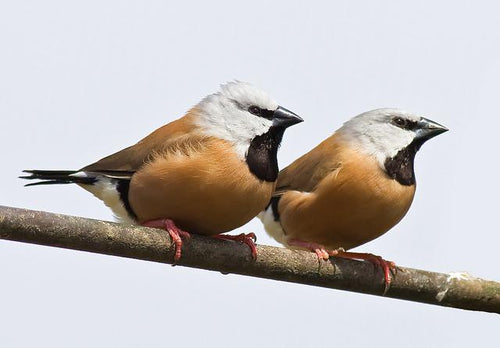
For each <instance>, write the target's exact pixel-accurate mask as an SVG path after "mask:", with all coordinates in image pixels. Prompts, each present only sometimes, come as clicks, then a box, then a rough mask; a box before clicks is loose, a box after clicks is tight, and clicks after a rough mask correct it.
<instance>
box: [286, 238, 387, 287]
mask: <svg viewBox="0 0 500 348" xmlns="http://www.w3.org/2000/svg"><path fill="white" fill-rule="evenodd" d="M287 244H288V245H289V246H295V247H299V248H303V249H307V250H311V251H314V252H315V253H316V255H317V256H318V260H319V261H321V260H328V259H329V258H330V256H335V257H342V258H344V259H351V260H365V261H369V262H371V263H372V264H373V265H374V266H375V267H380V268H381V269H382V272H384V282H385V289H384V295H385V293H386V292H387V290H389V287H390V285H391V281H392V277H391V273H394V272H395V271H396V264H395V263H394V262H392V261H387V260H384V259H383V258H382V257H380V256H377V255H373V254H369V253H353V252H349V251H345V250H344V249H343V248H338V249H335V250H329V249H327V248H325V247H324V246H323V245H321V244H318V243H313V242H305V241H302V240H297V239H289V240H287Z"/></svg>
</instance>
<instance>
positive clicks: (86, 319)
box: [0, 0, 500, 347]
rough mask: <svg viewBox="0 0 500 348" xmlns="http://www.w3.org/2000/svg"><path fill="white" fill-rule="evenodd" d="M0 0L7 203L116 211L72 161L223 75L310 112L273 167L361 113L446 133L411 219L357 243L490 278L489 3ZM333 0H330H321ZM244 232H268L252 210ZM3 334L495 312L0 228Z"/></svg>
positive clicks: (466, 336) (296, 333) (289, 339)
mask: <svg viewBox="0 0 500 348" xmlns="http://www.w3.org/2000/svg"><path fill="white" fill-rule="evenodd" d="M75 3H76V2H72V4H69V3H68V2H67V1H59V2H55V1H9V2H7V1H1V2H0V147H1V149H2V168H1V169H2V170H1V171H0V204H2V205H8V206H15V207H23V208H30V209H40V210H46V211H50V212H57V213H64V214H71V215H79V216H85V217H91V218H98V219H105V220H111V219H112V215H111V213H110V211H109V210H108V209H107V208H106V207H105V206H104V205H103V204H102V203H101V202H100V201H98V200H97V199H96V198H94V197H93V196H92V195H90V194H89V193H87V192H85V191H84V190H82V189H80V188H78V187H76V186H70V185H66V186H59V187H56V186H52V187H35V188H29V189H28V188H24V187H23V186H22V185H23V184H24V183H23V182H22V181H21V180H20V179H17V176H18V175H20V173H21V170H22V169H26V168H39V169H75V168H79V167H82V166H83V165H86V164H88V163H90V162H93V161H95V160H97V159H99V158H101V157H103V156H105V155H108V154H110V153H112V152H115V151H116V150H119V149H121V148H123V147H126V146H128V145H131V144H133V143H135V142H136V141H138V140H139V139H141V138H142V137H143V136H145V135H147V134H148V133H149V132H151V131H152V130H154V129H155V128H157V127H159V126H161V125H163V124H165V123H167V122H169V121H172V120H174V119H176V118H178V117H180V116H181V115H182V114H183V113H184V112H185V111H187V110H188V109H189V108H190V107H191V106H192V105H193V104H195V103H197V102H198V101H199V100H200V99H201V98H202V97H203V96H205V95H206V94H209V93H212V92H214V91H216V90H217V89H218V86H219V84H220V83H223V82H225V81H227V80H231V79H234V78H237V79H241V80H246V81H250V82H252V83H254V84H256V85H258V86H260V87H262V88H264V89H265V90H266V91H268V92H269V93H270V94H271V95H273V96H274V97H275V98H276V100H277V101H278V102H279V103H280V104H281V105H283V106H285V107H286V108H288V109H290V110H293V111H295V112H296V113H298V114H299V115H301V116H302V117H303V118H304V119H305V122H304V123H302V124H300V125H298V126H295V127H293V128H291V129H289V130H288V131H287V133H286V134H285V139H284V142H283V144H282V148H281V150H280V153H279V160H280V166H281V167H283V166H285V165H287V164H288V163H290V162H291V161H292V160H293V159H294V158H297V157H298V156H300V155H302V154H303V153H305V152H306V151H308V150H309V149H311V148H312V147H313V146H314V145H316V144H317V143H318V142H320V141H321V140H322V139H324V138H326V137H327V136H329V135H330V134H331V133H332V132H333V131H334V130H335V129H336V128H338V127H339V126H340V125H341V124H342V122H344V121H345V120H347V119H348V118H350V117H352V116H355V115H357V114H359V113H361V112H363V111H367V110H370V109H374V108H379V107H400V108H404V109H407V110H408V111H412V112H415V113H419V114H421V115H424V116H426V117H428V118H431V119H433V120H435V121H437V122H439V123H442V124H444V125H446V126H448V127H449V128H450V132H448V133H446V134H444V135H441V136H439V137H437V138H435V139H432V140H431V141H429V142H428V143H427V144H425V145H424V146H423V148H422V150H421V151H420V153H419V154H418V155H417V158H416V174H417V181H418V188H417V193H416V197H415V201H414V203H413V206H412V207H411V209H410V212H409V213H408V215H407V216H406V217H405V218H404V220H403V221H402V222H401V223H400V224H399V225H398V226H396V227H395V228H393V229H392V230H391V231H390V232H389V233H387V234H386V235H384V236H383V237H381V238H379V239H377V240H376V241H374V242H371V243H368V244H366V245H363V246H361V247H359V248H358V249H357V250H360V251H367V252H373V253H376V254H380V255H383V256H384V257H385V258H387V259H390V260H394V261H396V263H397V264H399V265H402V266H408V267H414V268H421V269H427V270H433V271H441V272H449V271H467V272H469V273H471V274H473V275H475V276H479V277H484V278H488V279H493V280H500V267H498V266H499V262H498V246H499V245H500V237H499V236H500V234H499V227H498V214H499V212H498V208H499V207H498V200H497V197H498V196H499V195H500V188H499V186H498V178H497V176H498V172H499V171H500V165H499V161H498V142H499V137H498V132H499V127H500V121H499V117H498V116H499V91H500V86H499V81H500V6H499V5H496V4H495V2H494V1H491V2H481V1H440V2H437V1H420V2H418V3H416V2H415V1H345V2H344V1H342V2H339V1H337V2H335V4H331V3H330V2H327V1H324V2H316V1H308V2H307V3H306V2H305V1H304V2H303V3H302V2H298V1H290V0H289V1H279V2H278V1H274V2H272V3H271V2H270V1H269V2H267V1H246V2H245V3H244V4H243V2H236V1H224V2H218V1H199V2H189V1H182V2H181V1H175V2H173V1H172V2H167V1H135V2H130V1H85V2H79V4H78V5H77V4H75ZM332 3H333V2H332ZM239 231H243V232H250V231H255V232H256V233H257V235H258V238H259V242H260V243H262V244H272V245H276V243H274V242H273V241H272V240H271V239H270V238H269V237H267V236H266V234H265V232H264V230H263V228H262V227H261V225H260V223H259V222H258V221H256V220H254V221H252V222H251V223H249V224H248V225H246V226H244V227H243V228H241V229H240V230H239ZM0 284H1V285H0V346H2V347H28V346H31V347H33V346H37V347H68V346H72V347H139V346H150V347H160V346H164V347H167V346H173V344H177V347H182V346H195V345H201V346H206V347H220V346H239V347H259V346H271V345H273V346H277V347H305V346H322V347H326V346H340V345H344V344H348V345H349V346H361V345H362V344H363V345H367V346H369V347H391V346H400V347H438V346H439V347H451V346H453V347H469V346H471V345H473V346H478V347H486V346H494V345H495V344H498V329H499V328H500V321H499V317H498V315H494V314H486V313H475V312H469V311H462V310H456V309H450V308H441V307H435V306H430V305H424V304H418V303H411V302H405V301H397V300H392V299H385V298H380V297H374V296H367V295H361V294H355V293H349V292H343V291H336V290H328V289H322V288H315V287H308V286H303V285H295V284H287V283H281V282H276V281H270V280H261V279H255V278H249V277H243V276H235V275H228V276H223V275H221V274H219V273H216V272H208V271H202V270H194V269H189V268H184V267H171V266H169V265H163V264H155V263H150V262H142V261H137V260H128V259H123V258H117V257H110V256H103V255H96V254H90V253H84V252H78V251H71V250H63V249H56V248H49V247H42V246H35V245H28V244H21V243H14V242H8V241H0Z"/></svg>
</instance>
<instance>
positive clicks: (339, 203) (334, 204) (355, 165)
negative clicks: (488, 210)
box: [278, 135, 415, 249]
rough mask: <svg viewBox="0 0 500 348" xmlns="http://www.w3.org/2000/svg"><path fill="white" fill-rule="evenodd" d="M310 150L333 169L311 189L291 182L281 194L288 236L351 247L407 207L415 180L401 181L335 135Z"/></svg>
mask: <svg viewBox="0 0 500 348" xmlns="http://www.w3.org/2000/svg"><path fill="white" fill-rule="evenodd" d="M312 152H313V157H321V156H323V158H324V161H325V162H327V163H330V164H331V165H330V166H329V167H331V168H333V169H332V170H331V171H329V172H327V173H326V174H324V175H323V176H322V178H321V180H318V182H317V183H316V184H315V187H314V189H313V190H312V191H311V192H301V189H300V187H294V191H287V192H286V193H284V194H283V196H282V198H281V200H280V203H279V208H278V210H279V212H280V219H281V225H282V227H283V229H284V231H285V233H286V236H287V237H288V238H297V239H301V240H304V241H310V242H315V243H320V244H322V245H324V246H325V247H327V248H330V249H335V248H339V247H343V248H345V249H350V248H353V247H356V246H358V245H361V244H364V243H366V242H368V241H370V240H372V239H375V238H377V237H378V236H380V235H382V234H383V233H385V232H386V231H388V230H389V229H390V228H391V227H393V226H394V225H395V224H397V223H398V222H399V221H400V220H401V219H402V218H403V216H404V215H405V214H406V212H407V211H408V209H409V207H410V205H411V202H412V200H413V196H414V193H415V185H412V186H404V185H401V184H399V183H398V182H397V181H396V180H393V179H392V178H390V177H389V176H388V175H387V174H386V173H385V172H384V171H383V170H382V169H381V168H380V166H379V165H378V163H377V162H376V160H375V159H374V158H373V157H371V156H367V155H365V154H362V153H360V152H358V151H356V150H353V149H351V148H349V146H348V145H347V144H345V143H342V142H341V141H340V140H339V138H338V137H337V136H335V135H334V136H332V137H330V138H329V139H327V141H325V142H323V143H322V144H320V146H318V147H317V148H316V149H314V150H313V151H312ZM306 156H309V154H308V155H306ZM291 174H292V175H293V173H291ZM303 175H309V176H310V177H311V176H313V175H314V173H307V172H306V173H304V174H303ZM279 184H280V181H278V185H279Z"/></svg>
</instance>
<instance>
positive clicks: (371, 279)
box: [0, 206, 500, 313]
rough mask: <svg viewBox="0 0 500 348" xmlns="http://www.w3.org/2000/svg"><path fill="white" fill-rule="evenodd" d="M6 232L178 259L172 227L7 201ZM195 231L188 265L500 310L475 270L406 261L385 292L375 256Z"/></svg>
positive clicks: (497, 295) (493, 286) (0, 232)
mask: <svg viewBox="0 0 500 348" xmlns="http://www.w3.org/2000/svg"><path fill="white" fill-rule="evenodd" d="M0 238H2V239H7V240H12V241H18V242H26V243H34V244H40V245H47V246H55V247H61V248H67V249H75V250H83V251H88V252H94V253H101V254H107V255H115V256H122V257H128V258H135V259H140V260H147V261H154V262H162V263H169V264H171V263H173V254H174V246H173V244H172V241H171V239H170V236H169V235H168V233H166V232H165V231H162V230H159V229H151V228H145V227H137V226H133V225H124V224H118V223H113V222H106V221H99V220H92V219H85V218H81V217H75V216H66V215H59V214H51V213H47V212H41V211H32V210H26V209H18V208H11V207H3V206H0ZM257 250H258V257H257V260H252V257H251V254H250V251H249V248H248V246H246V245H244V244H241V243H239V242H234V241H224V240H219V239H214V238H209V237H204V236H197V235H193V236H192V238H191V240H190V241H188V242H185V243H184V247H183V249H182V258H181V259H180V261H179V262H178V263H177V264H178V265H180V266H187V267H195V268H201V269H206V270H212V271H219V272H222V273H235V274H242V275H248V276H253V277H260V278H267V279H274V280H281V281H286V282H292V283H300V284H306V285H314V286H321V287H326V288H332V289H341V290H348V291H354V292H360V293H366V294H371V295H378V296H385V297H391V298H396V299H402V300H408V301H415V302H423V303H428V304H433V305H438V306H447V307H455V308H461V309H468V310H476V311H486V312H493V313H500V282H496V281H490V280H483V279H479V278H474V277H472V276H470V275H467V274H458V273H456V274H454V273H450V274H444V273H436V272H429V271H423V270H417V269H411V268H404V267H398V270H397V272H396V274H395V275H394V277H393V281H392V284H391V286H390V288H389V289H388V291H387V292H386V294H385V295H384V281H383V275H382V272H381V270H380V269H376V268H374V267H373V265H372V264H370V263H368V262H361V261H355V260H346V259H340V258H331V259H330V260H329V261H322V262H318V260H317V257H316V255H315V254H314V253H311V252H306V251H296V250H289V249H285V248H277V247H270V246H263V245H258V246H257Z"/></svg>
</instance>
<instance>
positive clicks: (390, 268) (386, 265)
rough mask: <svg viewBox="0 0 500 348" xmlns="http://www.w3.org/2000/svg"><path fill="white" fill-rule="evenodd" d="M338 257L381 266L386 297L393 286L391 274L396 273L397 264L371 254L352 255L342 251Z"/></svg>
mask: <svg viewBox="0 0 500 348" xmlns="http://www.w3.org/2000/svg"><path fill="white" fill-rule="evenodd" d="M337 257H342V258H345V259H352V260H365V261H369V262H371V263H372V264H373V265H374V266H375V267H377V266H379V267H380V268H381V269H382V272H384V281H385V289H384V295H385V293H386V292H387V290H389V287H390V285H391V281H392V276H391V273H393V272H396V264H395V263H394V262H392V261H387V260H384V259H383V258H382V257H380V256H378V255H373V254H369V253H352V252H349V251H340V252H339V253H338V255H337Z"/></svg>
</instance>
